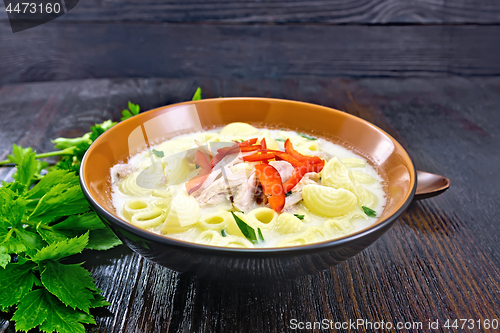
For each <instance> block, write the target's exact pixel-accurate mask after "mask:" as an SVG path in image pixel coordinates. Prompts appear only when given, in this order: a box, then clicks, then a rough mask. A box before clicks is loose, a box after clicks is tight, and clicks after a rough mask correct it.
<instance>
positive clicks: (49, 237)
mask: <svg viewBox="0 0 500 333" xmlns="http://www.w3.org/2000/svg"><path fill="white" fill-rule="evenodd" d="M37 232H38V234H39V235H40V236H41V237H42V238H43V240H44V241H46V242H47V243H48V244H52V243H57V242H62V241H65V240H68V239H69V238H72V237H71V236H68V235H66V234H64V233H61V232H57V231H53V230H47V229H45V228H44V226H43V225H41V226H39V228H37ZM74 236H76V235H73V237H74Z"/></svg>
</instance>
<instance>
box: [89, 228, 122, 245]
mask: <svg viewBox="0 0 500 333" xmlns="http://www.w3.org/2000/svg"><path fill="white" fill-rule="evenodd" d="M120 244H122V241H121V240H120V239H119V238H118V237H116V235H115V234H114V232H113V231H111V229H109V228H108V227H105V229H99V230H91V231H90V235H89V243H88V244H87V246H86V248H87V249H90V250H99V251H102V250H109V249H111V248H113V247H115V246H117V245H120Z"/></svg>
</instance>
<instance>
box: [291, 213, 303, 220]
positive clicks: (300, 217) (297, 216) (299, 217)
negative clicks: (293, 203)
mask: <svg viewBox="0 0 500 333" xmlns="http://www.w3.org/2000/svg"><path fill="white" fill-rule="evenodd" d="M293 215H294V216H295V217H296V218H298V219H299V220H303V219H304V217H305V215H300V214H293Z"/></svg>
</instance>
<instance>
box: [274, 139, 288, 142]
mask: <svg viewBox="0 0 500 333" xmlns="http://www.w3.org/2000/svg"><path fill="white" fill-rule="evenodd" d="M274 140H276V141H280V142H285V141H286V140H285V139H274Z"/></svg>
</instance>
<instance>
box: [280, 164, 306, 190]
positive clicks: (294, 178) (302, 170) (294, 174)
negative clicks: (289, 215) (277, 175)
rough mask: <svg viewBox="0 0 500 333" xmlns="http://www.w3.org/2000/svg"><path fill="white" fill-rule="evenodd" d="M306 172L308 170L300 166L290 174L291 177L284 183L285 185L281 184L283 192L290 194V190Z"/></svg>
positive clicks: (304, 166)
mask: <svg viewBox="0 0 500 333" xmlns="http://www.w3.org/2000/svg"><path fill="white" fill-rule="evenodd" d="M307 171H308V170H307V166H306V165H302V166H299V167H298V168H295V169H294V170H293V172H292V176H291V177H290V178H289V179H288V180H287V181H286V182H285V184H283V190H284V191H285V193H288V192H290V191H291V190H292V188H294V187H295V185H297V184H298V183H299V182H300V180H301V179H302V177H304V175H305V174H306V173H307Z"/></svg>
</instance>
